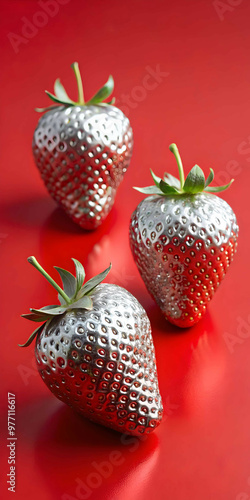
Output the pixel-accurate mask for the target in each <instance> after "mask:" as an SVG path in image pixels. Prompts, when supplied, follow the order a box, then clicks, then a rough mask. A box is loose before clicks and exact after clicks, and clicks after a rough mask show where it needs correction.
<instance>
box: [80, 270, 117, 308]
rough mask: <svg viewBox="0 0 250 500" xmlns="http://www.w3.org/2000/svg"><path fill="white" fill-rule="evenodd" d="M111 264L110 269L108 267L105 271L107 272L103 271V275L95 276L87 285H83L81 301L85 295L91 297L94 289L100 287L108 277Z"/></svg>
mask: <svg viewBox="0 0 250 500" xmlns="http://www.w3.org/2000/svg"><path fill="white" fill-rule="evenodd" d="M111 267H112V266H111V264H110V265H109V267H107V269H105V271H103V272H102V273H100V274H97V276H94V278H91V279H90V280H89V281H87V282H86V283H85V285H83V287H82V289H81V290H80V292H79V294H78V295H79V299H80V298H81V297H83V296H84V295H87V294H88V295H89V294H90V293H91V292H92V290H94V288H95V287H96V286H97V285H99V284H100V283H101V282H102V281H103V280H104V279H105V278H106V276H107V275H108V273H109V271H110V269H111Z"/></svg>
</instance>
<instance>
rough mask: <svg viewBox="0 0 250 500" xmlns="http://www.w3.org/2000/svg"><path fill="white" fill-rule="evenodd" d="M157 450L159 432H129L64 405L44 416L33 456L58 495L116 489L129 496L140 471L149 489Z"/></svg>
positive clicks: (105, 493) (97, 494) (105, 494)
mask: <svg viewBox="0 0 250 500" xmlns="http://www.w3.org/2000/svg"><path fill="white" fill-rule="evenodd" d="M158 453H159V447H158V438H157V435H156V434H155V435H154V434H152V435H149V436H144V437H143V438H139V437H134V436H133V437H132V436H126V437H125V436H124V435H122V434H120V433H118V432H115V431H113V430H111V429H108V428H103V427H102V426H100V425H98V424H95V423H93V422H91V421H88V420H87V419H85V418H83V417H82V416H81V415H78V414H77V413H75V412H73V411H72V410H71V409H70V408H67V407H65V406H64V405H62V406H61V407H60V408H59V409H58V410H57V411H55V412H54V413H53V414H52V415H51V416H50V417H49V418H48V419H47V420H46V421H45V422H44V425H43V427H42V428H41V429H40V430H39V433H38V438H37V441H36V442H35V461H36V463H37V465H38V467H39V470H40V472H41V473H42V475H43V478H44V481H45V482H46V483H47V487H48V489H49V491H50V493H51V495H52V496H53V498H55V499H57V498H58V499H61V498H64V497H63V496H62V495H67V494H68V495H70V496H69V497H67V496H65V499H67V498H72V500H73V499H75V498H76V499H78V498H93V499H99V498H100V499H110V498H113V497H114V491H115V495H116V496H115V498H119V496H120V495H121V493H122V497H124V498H125V495H126V494H127V495H128V496H129V497H130V498H131V494H132V492H131V485H132V484H135V483H136V482H137V479H138V473H139V471H140V475H141V476H142V479H141V480H140V488H142V489H143V490H144V489H145V490H146V489H147V479H146V478H147V477H148V475H149V474H148V473H147V471H148V470H149V471H150V472H151V473H152V471H153V470H154V468H155V467H156V464H157V461H158ZM115 456H116V462H114V461H113V462H112V458H113V457H115ZM77 487H78V490H77ZM85 491H86V492H89V496H88V495H87V494H86V497H85V496H84V493H85ZM81 495H82V496H81ZM112 495H113V496H112Z"/></svg>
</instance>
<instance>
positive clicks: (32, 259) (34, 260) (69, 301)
mask: <svg viewBox="0 0 250 500" xmlns="http://www.w3.org/2000/svg"><path fill="white" fill-rule="evenodd" d="M27 260H28V262H29V263H30V264H32V266H34V267H35V268H36V269H37V270H38V271H39V272H40V273H41V274H42V275H43V276H44V278H45V279H46V280H47V281H48V282H49V283H50V284H51V285H52V286H53V287H54V288H55V290H56V291H57V292H58V293H59V294H60V295H61V297H62V298H63V299H64V300H65V302H66V304H71V300H70V298H69V297H68V295H66V293H65V292H64V291H63V290H62V288H61V287H60V286H59V285H58V284H57V283H56V282H55V281H54V280H53V278H51V276H50V275H49V274H48V273H46V271H45V270H44V269H43V268H42V266H40V264H39V263H38V262H37V260H36V258H35V257H33V256H32V257H28V259H27Z"/></svg>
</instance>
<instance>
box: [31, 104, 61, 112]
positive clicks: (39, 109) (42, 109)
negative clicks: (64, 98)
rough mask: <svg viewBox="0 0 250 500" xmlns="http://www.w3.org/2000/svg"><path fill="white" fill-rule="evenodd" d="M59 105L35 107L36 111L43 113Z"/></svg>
mask: <svg viewBox="0 0 250 500" xmlns="http://www.w3.org/2000/svg"><path fill="white" fill-rule="evenodd" d="M58 107H59V106H53V105H52V106H47V107H46V108H35V111H36V112H37V113H44V112H45V111H50V110H52V109H57V108H58Z"/></svg>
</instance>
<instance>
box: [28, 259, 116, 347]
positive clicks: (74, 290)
mask: <svg viewBox="0 0 250 500" xmlns="http://www.w3.org/2000/svg"><path fill="white" fill-rule="evenodd" d="M72 260H73V262H74V264H75V269H76V276H73V274H71V273H70V272H69V271H66V270H65V269H61V268H60V267H56V266H55V269H56V270H57V272H58V273H59V275H60V278H61V280H62V284H63V288H61V287H60V286H59V285H58V284H57V283H56V282H55V281H54V280H53V278H51V276H50V275H49V274H48V273H47V272H46V271H45V270H44V269H43V268H42V266H40V264H39V263H38V262H37V260H36V259H35V257H29V258H28V262H29V263H30V264H32V266H34V267H35V268H36V269H37V270H38V271H39V272H40V273H41V274H42V275H43V276H44V278H46V280H47V281H48V282H49V283H50V284H51V285H52V286H53V287H54V288H55V290H56V291H57V292H58V299H59V302H60V305H59V304H57V305H51V306H45V307H42V308H41V309H33V308H31V309H30V313H28V314H22V317H23V318H26V319H29V320H30V321H35V322H37V323H40V322H44V323H43V325H40V326H39V327H38V328H36V330H35V331H34V332H33V333H32V334H31V336H30V337H29V339H28V340H27V342H26V343H25V344H19V346H20V347H27V346H29V345H30V344H31V342H32V341H33V340H34V339H35V338H36V336H37V335H38V334H39V333H40V331H41V329H42V328H43V327H44V325H45V323H48V322H50V321H51V320H52V319H53V318H55V317H58V316H61V315H62V314H64V313H65V312H66V311H70V310H72V309H86V310H91V309H92V308H93V301H92V298H91V294H92V292H93V291H94V289H95V288H96V287H97V285H99V284H100V283H101V282H102V281H103V280H104V279H105V278H106V276H107V274H108V273H109V271H110V269H111V264H110V265H109V267H108V268H107V269H105V271H103V272H102V273H100V274H97V276H94V278H91V279H90V280H88V281H86V283H84V280H85V271H84V267H83V266H82V264H81V263H80V262H79V261H78V260H76V259H72Z"/></svg>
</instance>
